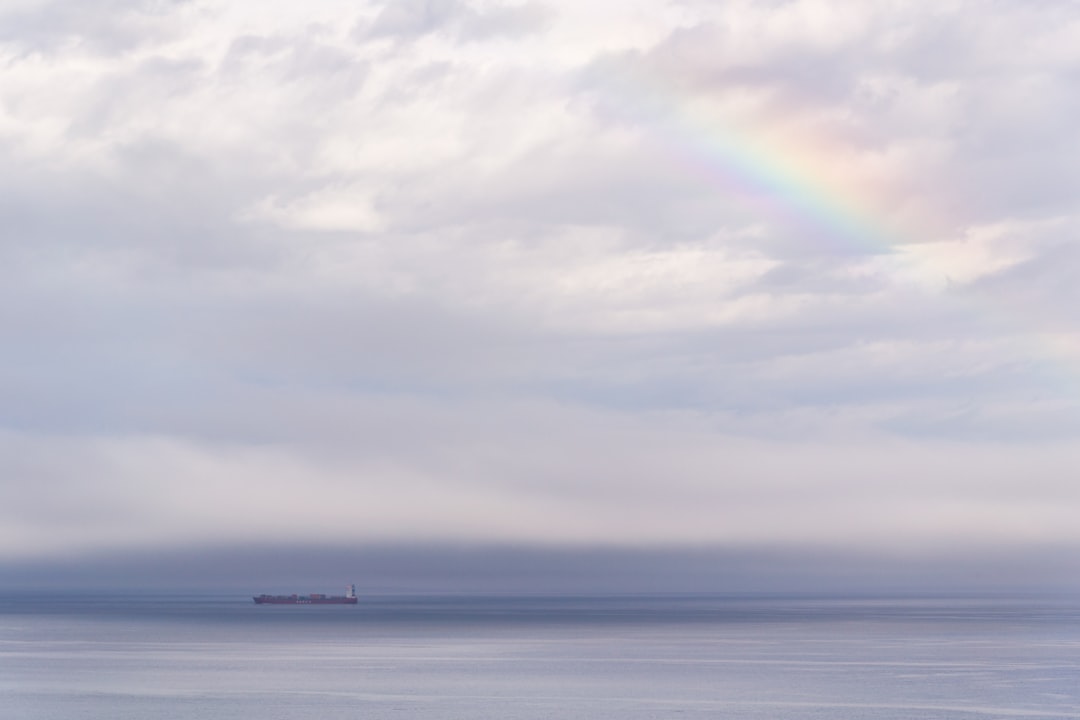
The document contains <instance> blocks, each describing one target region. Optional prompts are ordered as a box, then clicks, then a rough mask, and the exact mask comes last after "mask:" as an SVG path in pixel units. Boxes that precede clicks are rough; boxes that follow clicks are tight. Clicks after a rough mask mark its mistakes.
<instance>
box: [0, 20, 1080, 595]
mask: <svg viewBox="0 0 1080 720" xmlns="http://www.w3.org/2000/svg"><path fill="white" fill-rule="evenodd" d="M581 5H587V7H581ZM109 8H110V12H108V13H94V14H87V13H86V12H85V10H84V9H82V6H81V5H79V4H78V3H67V2H34V1H31V0H27V1H26V2H19V3H16V4H13V5H10V6H9V7H8V8H7V9H5V10H3V11H0V62H2V63H3V73H4V78H5V80H4V83H2V85H0V158H2V159H3V163H2V164H0V221H2V227H3V233H2V235H0V343H2V347H3V348H4V352H3V354H2V356H0V563H3V564H4V566H5V567H8V568H20V569H19V570H18V573H17V575H18V577H23V578H24V579H25V578H29V577H31V575H33V573H31V572H30V571H29V570H26V568H28V567H30V566H31V565H34V564H39V566H40V567H41V568H46V567H59V565H56V564H57V563H60V564H61V565H62V564H63V562H64V558H72V557H76V556H78V557H83V555H84V554H85V555H86V556H87V557H94V558H104V557H107V556H109V554H111V553H117V554H118V557H121V556H123V557H127V556H128V555H129V554H130V553H131V552H132V551H133V549H136V548H141V549H151V550H153V551H155V552H161V553H179V554H182V553H184V552H187V550H185V549H186V548H195V547H205V546H214V547H234V548H242V547H247V546H250V545H251V544H252V543H258V542H259V541H260V540H261V539H262V538H267V537H272V538H274V541H275V542H283V543H284V544H285V546H290V547H291V546H294V545H295V546H304V545H308V544H310V545H313V546H319V547H322V546H329V547H337V548H340V547H345V546H348V547H354V548H355V547H366V546H368V545H372V546H379V547H382V546H383V545H385V544H388V543H389V544H390V545H394V546H398V545H402V544H404V545H406V546H409V545H410V544H417V545H418V546H423V547H430V545H429V544H431V543H434V544H436V545H437V544H438V543H441V542H451V543H465V544H469V543H476V544H479V545H481V546H484V547H488V546H492V547H504V546H512V547H526V548H540V549H542V548H548V549H550V548H559V547H565V548H570V547H576V548H594V547H597V546H599V547H606V548H614V550H612V552H616V551H617V550H618V549H619V548H624V549H625V548H641V547H646V548H666V550H664V552H672V553H676V554H677V552H679V551H678V548H702V547H708V548H711V550H710V551H709V552H714V553H719V554H720V555H724V553H729V552H735V549H739V548H743V549H744V548H787V550H784V551H783V552H781V551H777V552H780V555H782V556H783V555H784V553H785V552H790V553H795V555H797V553H796V551H795V550H793V548H800V547H805V548H814V550H813V552H815V553H819V552H820V553H822V556H823V557H824V556H826V555H830V554H835V553H841V554H843V552H845V550H844V549H845V548H851V547H860V548H862V549H865V550H866V551H867V552H871V551H872V553H877V555H876V556H877V557H879V558H888V557H890V556H891V554H892V553H912V555H911V557H916V558H922V559H921V560H920V561H919V562H915V561H912V563H914V565H918V564H919V563H923V564H924V565H925V567H927V568H928V569H927V571H926V572H927V573H928V574H929V575H932V574H933V573H934V572H937V570H932V569H931V568H933V567H936V566H934V563H933V561H932V556H933V553H932V550H933V548H939V547H952V546H957V545H960V546H963V547H969V548H972V550H971V553H972V557H976V556H979V557H983V556H985V557H994V556H995V555H996V554H997V553H999V549H1000V548H1007V549H1009V552H1013V553H1016V556H1017V557H1021V556H1022V557H1025V558H1037V557H1043V556H1044V555H1045V557H1046V558H1047V563H1048V564H1047V567H1054V568H1056V567H1058V565H1056V564H1055V562H1056V560H1054V559H1055V558H1060V557H1063V556H1064V555H1065V554H1067V551H1066V550H1063V548H1065V549H1067V548H1071V547H1076V546H1077V545H1078V544H1080V529H1078V528H1080V526H1078V525H1077V523H1076V522H1075V517H1076V516H1077V512H1078V511H1080V490H1077V488H1076V486H1075V482H1074V474H1075V472H1074V469H1075V467H1077V459H1078V454H1080V445H1078V444H1077V439H1078V435H1080V413H1078V410H1080V408H1078V395H1077V391H1078V390H1080V387H1078V382H1077V368H1078V367H1080V366H1078V360H1080V343H1078V337H1077V329H1078V328H1077V320H1076V313H1075V311H1074V310H1073V307H1074V306H1075V304H1076V303H1075V302H1073V301H1074V300H1075V296H1076V291H1075V289H1074V285H1075V283H1073V282H1071V277H1072V276H1073V275H1075V272H1074V270H1075V267H1076V265H1077V257H1076V249H1075V242H1076V236H1077V228H1078V227H1080V224H1078V221H1077V217H1078V215H1077V212H1078V207H1077V199H1076V197H1075V192H1074V191H1075V187H1076V182H1077V179H1078V178H1077V177H1076V172H1077V171H1076V168H1078V167H1080V162H1078V161H1080V157H1078V154H1080V130H1077V129H1076V128H1075V123H1072V122H1070V121H1069V120H1070V119H1071V118H1073V117H1075V116H1076V113H1075V112H1074V110H1075V106H1076V103H1077V98H1078V94H1077V93H1076V91H1075V90H1074V85H1075V82H1074V79H1075V77H1076V73H1077V72H1078V70H1080V50H1077V48H1080V10H1078V9H1077V8H1076V7H1074V6H1072V5H1070V4H1067V3H1058V4H1053V3H1050V4H1031V3H1022V2H1015V3H1010V2H1003V3H996V4H993V5H992V6H990V5H982V4H976V3H962V2H957V3H947V4H944V5H938V6H935V9H934V10H933V11H932V12H931V10H930V9H928V8H927V7H925V6H923V5H921V4H916V3H891V2H890V3H885V2H881V3H878V2H867V3H860V4H859V5H858V7H857V8H853V7H851V4H850V3H838V2H830V1H827V0H799V1H798V2H791V3H782V4H769V3H757V2H731V3H724V4H723V5H722V6H721V5H717V4H715V3H692V2H680V3H663V2H643V3H636V4H631V5H627V4H625V3H588V4H581V3H557V2H550V3H496V2H472V3H470V2H464V1H462V2H452V1H448V2H403V3H373V4H363V3H360V4H358V3H351V2H350V3H347V2H333V1H331V0H324V1H320V2H312V3H306V4H304V5H303V7H299V6H295V5H294V4H291V3H276V2H271V3H261V4H250V5H249V4H247V3H243V2H238V3H237V2H233V3H215V2H186V3H160V2H135V1H131V2H120V1H117V2H113V3H110V4H109ZM1018 28H1019V29H1020V30H1017V29H1018ZM1021 30H1022V31H1021ZM1006 40H1007V42H1006ZM1003 46H1007V47H1009V48H1010V52H1008V53H1003V52H1001V49H1000V48H1001V47H1003ZM740 158H741V160H740ZM845 213H846V214H845ZM855 216H860V217H862V218H863V219H864V222H863V223H862V224H861V225H859V224H856V223H847V224H845V223H844V221H845V219H847V218H849V217H855ZM867 218H869V221H866V219H867ZM852 227H855V228H857V229H856V230H854V231H853V230H852ZM979 548H983V549H984V551H985V553H986V554H985V555H981V554H980V553H982V552H983V551H980V550H979ZM1045 548H1053V550H1052V551H1051V550H1045V553H1044V550H1043V549H1045ZM540 549H537V550H536V552H537V553H541V552H549V551H548V550H543V551H541V550H540ZM237 552H239V551H237ZM432 552H433V551H432ZM492 552H494V551H492ZM523 552H524V551H523ZM550 552H551V555H550V557H551V558H556V559H558V558H563V560H562V561H561V562H565V563H568V564H569V565H572V564H573V563H572V561H571V560H570V559H569V558H571V557H572V556H573V553H571V552H569V551H567V552H565V553H562V554H560V553H559V552H555V551H554V550H551V551H550ZM582 552H584V553H586V555H588V552H586V551H585V550H582ZM589 552H591V551H589ZM627 552H629V551H628V550H627ZM657 552H659V550H657ZM686 552H688V553H690V554H691V555H693V552H698V551H697V550H694V551H693V552H691V551H689V550H687V551H686ZM755 552H756V551H755ZM762 552H764V551H762ZM770 552H772V551H771V550H770ZM422 554H423V553H420V551H416V556H417V557H419V555H422ZM751 555H752V553H751ZM177 557H179V555H177ZM192 557H196V556H195V555H193V556H192ZM335 557H337V555H335ZM343 557H344V556H343ZM477 557H483V554H482V553H481V554H480V555H478V556H477ZM545 557H547V556H545ZM725 557H726V555H725ZM748 557H749V556H748ZM785 557H786V556H785ZM94 562H95V563H97V562H98V561H97V560H95V561H94ZM102 562H104V561H102ZM417 562H419V561H417ZM477 562H479V561H477ZM492 562H493V563H494V565H493V567H495V566H499V565H498V563H497V562H495V561H494V560H493V561H492ZM545 562H547V561H546V560H545ZM550 562H551V563H555V564H557V563H556V560H551V561H550ZM695 562H696V561H695ZM973 562H974V561H973ZM979 562H982V561H979ZM1025 562H1027V561H1025ZM1032 563H1034V565H1038V564H1039V563H1038V562H1035V561H1034V560H1032ZM596 564H597V566H598V567H599V566H601V565H602V564H603V563H602V562H600V561H599V560H597V561H596ZM626 564H627V566H630V565H633V563H632V562H629V561H627V563H626ZM796 564H797V563H796ZM1019 564H1020V565H1023V564H1024V563H1019ZM376 565H377V563H376ZM421 565H422V563H420V565H417V567H420V566H421ZM569 565H568V566H569ZM766 565H768V566H769V567H774V568H776V572H777V573H778V574H779V575H784V574H785V573H789V572H793V571H792V570H791V567H792V564H790V563H789V564H785V563H783V562H779V561H777V562H773V563H771V564H769V563H766ZM135 566H139V565H138V563H136V564H135V565H133V566H132V567H135ZM871 566H872V563H867V564H864V565H861V564H859V563H849V564H846V565H844V567H848V568H852V571H851V572H850V573H847V576H851V577H857V576H860V575H865V576H866V577H868V578H869V577H870V576H871V575H873V571H871V570H870V569H869V568H870V567H871ZM95 567H99V566H98V565H95ZM101 567H103V566H101ZM139 567H142V566H139ZM373 567H374V566H373ZM380 567H382V566H380ZM425 567H426V566H425ZM785 568H786V569H785ZM856 568H863V569H861V570H858V571H856V570H855V569H856ZM12 572H15V571H14V570H12ZM732 572H734V571H732ZM1054 572H1055V571H1050V570H1048V571H1047V572H1046V573H1044V574H1043V576H1041V577H1043V580H1046V581H1047V582H1049V581H1050V580H1048V578H1051V579H1052V576H1053V574H1054ZM27 573H30V574H29V575H28V574H27ZM495 574H496V575H498V573H495ZM690 575H693V573H690ZM1006 575H1007V577H1009V578H1013V579H1014V580H1015V582H1016V583H1017V584H1024V583H1025V582H1027V580H1025V577H1026V576H1024V575H1023V574H1022V573H1011V572H1010V573H1006ZM11 577H15V575H12V576H11ZM913 577H914V576H913ZM1043 580H1040V582H1043ZM613 582H614V581H613ZM619 582H622V581H619ZM710 582H711V581H710ZM769 582H772V581H769ZM845 582H846V581H845ZM614 584H618V583H614ZM624 584H625V583H624ZM644 584H648V583H644ZM691 584H692V583H691ZM749 584H750V585H752V584H753V583H749ZM759 584H766V585H767V584H768V582H766V581H764V580H762V581H761V583H759ZM1051 584H1052V583H1051Z"/></svg>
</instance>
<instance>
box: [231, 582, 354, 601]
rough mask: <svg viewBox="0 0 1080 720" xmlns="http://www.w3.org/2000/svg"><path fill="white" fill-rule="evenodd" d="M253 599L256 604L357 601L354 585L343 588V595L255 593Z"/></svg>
mask: <svg viewBox="0 0 1080 720" xmlns="http://www.w3.org/2000/svg"><path fill="white" fill-rule="evenodd" d="M253 599H254V600H255V604H256V605H356V604H357V602H359V600H358V598H357V597H356V585H349V586H348V587H347V588H345V594H344V595H323V594H321V593H311V594H310V595H256V596H255V597H254V598H253Z"/></svg>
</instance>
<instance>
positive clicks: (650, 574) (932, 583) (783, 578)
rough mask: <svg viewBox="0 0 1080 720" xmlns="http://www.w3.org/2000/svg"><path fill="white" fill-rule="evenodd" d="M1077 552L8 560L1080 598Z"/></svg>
mask: <svg viewBox="0 0 1080 720" xmlns="http://www.w3.org/2000/svg"><path fill="white" fill-rule="evenodd" d="M1078 558H1080V556H1078V554H1077V552H1076V548H1074V547H1071V546H1070V547H1065V546H1054V547H1049V546H1040V547H1027V548H1015V547H1013V548H993V547H982V548H933V549H922V550H917V551H912V550H908V551H903V552H899V551H891V552H886V551H880V550H875V551H861V550H853V549H839V548H824V547H815V548H810V547H777V546H768V547H766V546H759V547H737V548H735V547H715V546H714V547H664V548H657V547H653V548H627V547H621V548H619V547H595V546H578V547H542V546H522V545H518V546H508V545H452V544H439V545H426V544H396V545H367V546H362V547H356V546H344V545H324V546H297V545H280V546H259V547H254V546H235V545H234V546H216V547H200V548H181V549H173V550H168V551H161V550H158V551H154V552H126V553H122V554H96V555H88V556H82V557H69V558H65V559H50V560H44V561H37V562H7V563H5V564H2V565H0V583H2V584H3V587H4V588H5V589H7V590H48V591H52V592H62V591H66V590H67V591H110V590H118V591H125V592H141V591H145V592H154V591H191V592H239V593H244V594H247V593H257V592H307V591H314V592H320V591H327V590H335V589H336V588H338V587H339V586H344V585H345V584H346V583H353V582H355V583H356V584H357V587H358V589H359V591H360V592H361V593H362V594H369V595H372V594H394V593H424V594H466V595H467V594H500V593H508V594H548V593H555V594H589V593H695V592H701V593H774V592H792V593H825V594H856V595H857V594H905V595H906V594H953V593H976V594H979V593H987V594H990V593H1074V592H1078V591H1080V580H1078V578H1080V573H1078V572H1077V571H1078V570H1080V559H1078Z"/></svg>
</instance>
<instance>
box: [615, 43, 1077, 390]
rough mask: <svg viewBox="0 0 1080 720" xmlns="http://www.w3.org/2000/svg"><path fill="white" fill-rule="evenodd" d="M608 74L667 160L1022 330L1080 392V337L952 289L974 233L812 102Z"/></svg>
mask: <svg viewBox="0 0 1080 720" xmlns="http://www.w3.org/2000/svg"><path fill="white" fill-rule="evenodd" d="M608 70H609V71H610V74H609V75H608V76H607V80H608V81H609V82H607V83H605V85H606V86H607V88H608V89H609V90H611V91H612V92H611V95H610V96H609V97H608V100H610V105H602V107H603V108H604V109H606V110H607V111H609V112H613V113H614V114H616V115H617V116H621V117H620V119H621V120H623V121H624V123H625V124H627V125H629V126H631V127H634V128H636V129H637V130H639V131H641V132H643V133H644V135H645V138H646V140H647V141H648V142H650V143H652V144H654V145H657V146H660V147H661V148H662V149H663V155H664V156H665V157H666V158H668V159H670V160H671V161H673V162H675V163H677V164H678V165H680V166H681V167H683V168H685V169H688V170H690V171H691V172H693V173H694V174H695V175H697V176H699V177H701V178H703V179H704V180H705V181H706V182H708V183H709V184H711V185H712V186H714V187H716V188H718V189H719V190H720V191H722V193H723V196H724V197H725V198H726V199H728V200H729V201H730V202H732V203H734V204H738V205H741V206H742V207H743V208H744V209H745V210H748V211H750V212H749V214H750V216H751V217H754V218H757V219H758V221H759V222H761V223H764V224H772V225H773V226H774V228H773V229H775V228H777V227H785V228H786V229H787V231H788V232H789V234H790V235H791V236H792V237H795V238H798V239H800V240H801V241H803V242H805V243H807V244H809V245H813V247H812V248H811V249H812V251H813V252H816V253H818V254H824V255H826V256H828V255H832V256H835V257H837V259H840V260H846V261H856V262H857V261H859V260H860V259H866V260H868V261H870V262H872V263H873V267H874V270H873V272H875V273H876V274H879V275H880V276H881V277H882V279H883V280H884V279H887V280H888V281H889V282H891V283H893V284H895V285H903V286H906V287H909V288H914V289H916V290H917V291H918V292H920V293H922V294H927V293H928V294H929V295H930V296H935V297H938V298H939V300H940V299H943V297H942V295H943V294H947V295H949V301H950V303H954V304H953V306H952V309H953V310H958V311H960V313H961V315H962V316H966V317H967V318H968V319H969V320H970V321H971V322H972V324H975V325H980V326H984V327H985V326H987V325H988V324H989V325H993V326H995V327H997V329H998V330H999V334H998V337H999V338H1006V337H1007V338H1011V340H1008V341H1006V345H1012V346H1013V349H1012V350H1011V351H1008V354H1009V356H1010V357H1013V358H1015V359H1016V360H1017V361H1018V362H1023V363H1028V364H1031V365H1033V366H1037V367H1038V368H1039V370H1040V374H1041V375H1043V376H1044V377H1048V378H1050V379H1051V380H1052V383H1053V385H1055V386H1056V387H1057V388H1059V389H1068V390H1069V391H1071V392H1070V395H1072V396H1073V399H1074V400H1077V399H1080V382H1078V381H1077V374H1076V372H1075V370H1074V369H1073V368H1075V366H1076V364H1077V363H1078V362H1080V337H1078V336H1077V335H1076V334H1075V333H1072V332H1065V331H1062V330H1060V329H1056V328H1053V327H1047V326H1045V325H1042V324H1041V323H1040V322H1038V321H1037V319H1035V318H1031V317H1027V316H1023V315H1022V313H1020V312H1018V311H1017V309H1016V308H1014V307H1010V306H1008V304H1007V303H1003V302H1000V301H996V300H995V299H994V298H988V297H980V298H977V299H974V300H973V299H972V298H971V297H970V296H969V297H965V298H959V297H957V296H956V295H955V294H954V293H949V292H948V291H949V289H950V288H951V287H952V280H951V278H950V271H949V269H948V263H947V262H943V261H945V260H948V259H950V256H949V253H950V252H951V250H950V245H953V246H955V245H961V244H963V242H964V241H965V240H966V239H968V238H967V235H966V232H967V231H966V230H965V229H964V228H963V227H962V223H960V222H959V221H958V220H956V219H954V218H952V217H949V215H948V214H946V213H944V212H942V211H941V209H940V208H939V207H935V203H936V199H928V198H926V197H925V191H924V190H922V189H920V191H919V192H914V191H912V189H911V188H910V187H909V188H907V189H905V188H904V187H902V186H901V185H899V184H898V183H896V181H895V180H892V181H890V179H889V178H888V176H889V175H890V173H889V172H887V171H886V172H882V171H880V169H879V171H878V172H876V173H875V172H873V169H874V168H873V167H872V166H873V165H874V162H873V156H872V154H871V153H867V152H863V153H862V155H860V154H859V153H858V151H857V148H856V147H855V146H854V144H853V143H851V142H849V141H841V140H839V139H838V138H836V132H835V130H834V131H833V133H832V135H830V133H828V132H811V131H808V129H807V125H808V124H812V118H811V120H810V121H808V120H807V118H808V114H807V109H806V108H785V107H778V106H777V105H776V103H775V102H773V103H772V105H771V108H770V110H769V111H768V112H765V113H762V112H761V109H762V107H769V103H768V102H762V101H760V98H758V99H757V100H758V102H750V103H748V104H746V105H744V106H739V105H738V98H735V99H732V98H727V99H725V100H726V105H725V104H724V103H722V102H719V101H718V100H717V99H716V98H713V99H709V98H700V97H698V98H695V97H694V95H693V94H692V93H689V92H680V90H679V88H678V86H677V83H676V82H674V81H673V80H670V79H668V78H663V77H661V76H659V75H658V74H656V73H653V72H649V71H648V70H646V69H644V68H643V67H642V66H641V65H640V63H623V64H619V67H617V68H616V67H615V66H614V64H613V65H611V66H609V67H608ZM796 118H801V119H802V122H796ZM836 124H837V123H835V122H834V123H833V126H834V127H835V126H836ZM868 157H869V158H870V160H869V161H868ZM878 164H879V165H880V163H878ZM868 165H869V166H871V167H870V169H869V171H868V170H867V166H868ZM892 174H896V173H895V172H894V173H892ZM901 174H902V173H901ZM920 195H923V197H922V198H920V197H919V196H920ZM1040 325H1042V327H1040ZM1001 331H1003V332H1001ZM1013 341H1015V342H1013Z"/></svg>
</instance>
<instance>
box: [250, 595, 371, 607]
mask: <svg viewBox="0 0 1080 720" xmlns="http://www.w3.org/2000/svg"><path fill="white" fill-rule="evenodd" d="M253 599H254V600H255V604H256V605H356V603H357V600H358V598H354V597H342V596H334V597H312V596H310V595H256V596H255V597H254V598H253Z"/></svg>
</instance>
